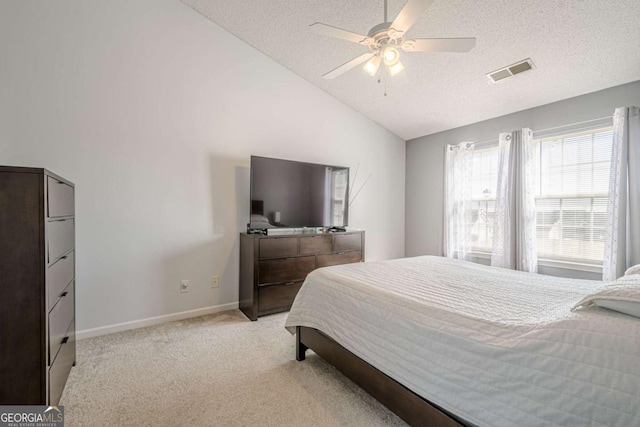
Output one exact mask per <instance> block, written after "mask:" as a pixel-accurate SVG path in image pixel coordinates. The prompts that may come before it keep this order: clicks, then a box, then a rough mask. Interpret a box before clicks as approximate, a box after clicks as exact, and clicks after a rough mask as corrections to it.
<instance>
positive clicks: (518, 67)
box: [487, 58, 533, 82]
mask: <svg viewBox="0 0 640 427" xmlns="http://www.w3.org/2000/svg"><path fill="white" fill-rule="evenodd" d="M531 69H533V62H531V58H527V59H525V60H524V61H520V62H516V63H515V64H511V65H509V66H507V67H504V68H500V69H499V70H496V71H492V72H490V73H489V74H487V77H489V78H490V79H491V80H492V81H493V82H497V81H500V80H502V79H506V78H507V77H511V76H515V75H516V74H520V73H524V72H525V71H529V70H531Z"/></svg>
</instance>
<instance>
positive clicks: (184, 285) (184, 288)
mask: <svg viewBox="0 0 640 427" xmlns="http://www.w3.org/2000/svg"><path fill="white" fill-rule="evenodd" d="M180 292H189V281H188V280H180Z"/></svg>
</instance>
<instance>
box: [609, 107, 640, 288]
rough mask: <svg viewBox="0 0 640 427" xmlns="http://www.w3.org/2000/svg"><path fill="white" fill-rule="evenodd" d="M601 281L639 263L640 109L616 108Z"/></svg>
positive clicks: (617, 275)
mask: <svg viewBox="0 0 640 427" xmlns="http://www.w3.org/2000/svg"><path fill="white" fill-rule="evenodd" d="M604 243H605V247H604V258H603V261H602V280H604V281H611V280H615V279H616V278H618V277H620V276H622V275H623V274H624V272H625V270H626V269H627V268H628V267H631V266H632V265H636V264H640V110H639V109H638V107H622V108H616V111H615V113H614V115H613V153H612V157H611V176H610V180H609V203H608V206H607V225H606V229H605V241H604Z"/></svg>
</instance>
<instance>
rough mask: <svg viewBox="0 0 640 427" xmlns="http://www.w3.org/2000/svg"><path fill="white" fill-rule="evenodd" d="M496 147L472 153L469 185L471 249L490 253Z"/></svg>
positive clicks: (495, 180) (493, 213)
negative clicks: (470, 182) (470, 183)
mask: <svg viewBox="0 0 640 427" xmlns="http://www.w3.org/2000/svg"><path fill="white" fill-rule="evenodd" d="M498 155H499V151H498V147H491V148H484V149H479V150H475V151H474V152H473V160H472V162H473V169H472V185H471V249H472V251H473V252H491V248H492V246H493V219H494V217H495V213H496V189H497V188H498V160H499V159H498Z"/></svg>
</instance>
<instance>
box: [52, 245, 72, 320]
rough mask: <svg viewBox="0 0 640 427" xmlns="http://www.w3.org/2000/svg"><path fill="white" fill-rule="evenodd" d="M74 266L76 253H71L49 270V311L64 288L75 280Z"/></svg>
mask: <svg viewBox="0 0 640 427" xmlns="http://www.w3.org/2000/svg"><path fill="white" fill-rule="evenodd" d="M73 266H74V252H69V253H68V254H67V255H65V256H63V257H62V258H60V259H59V260H58V261H56V263H55V264H53V265H52V266H51V267H49V268H48V269H47V285H46V286H47V310H51V307H53V305H54V304H55V303H56V301H58V298H59V297H60V295H61V294H62V292H63V291H64V288H66V287H67V285H68V284H69V283H70V282H71V281H72V280H73V276H74V273H73Z"/></svg>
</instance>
